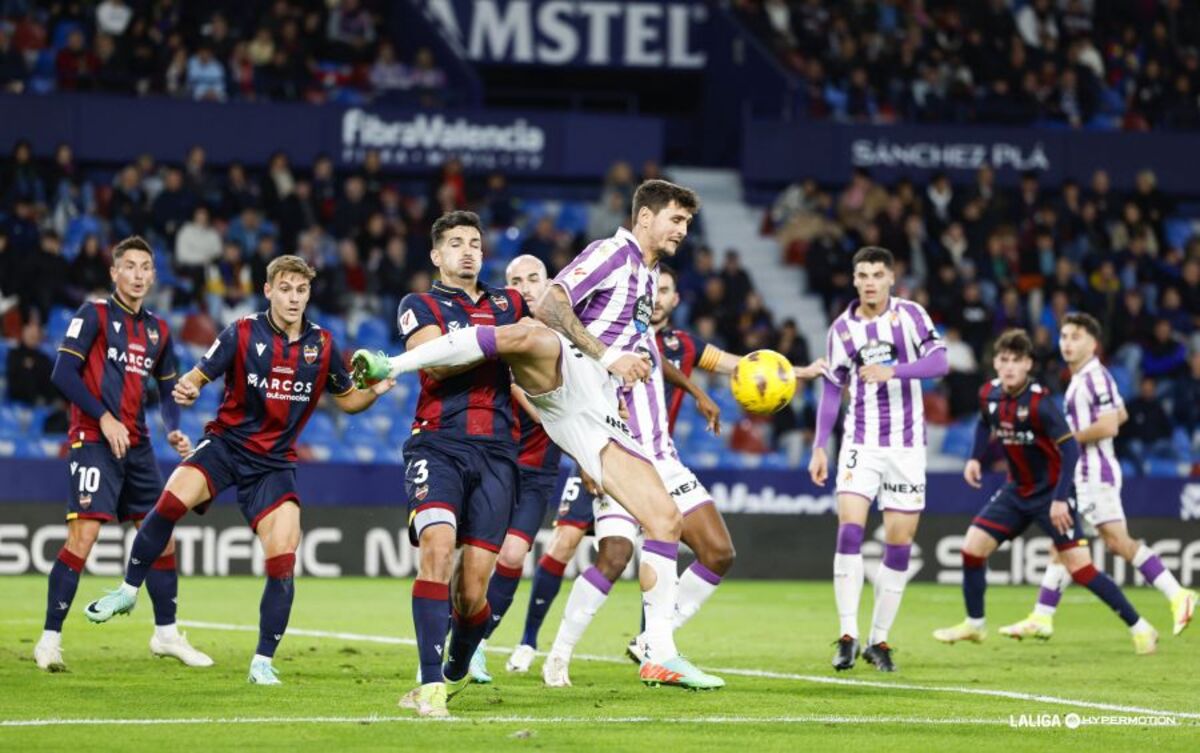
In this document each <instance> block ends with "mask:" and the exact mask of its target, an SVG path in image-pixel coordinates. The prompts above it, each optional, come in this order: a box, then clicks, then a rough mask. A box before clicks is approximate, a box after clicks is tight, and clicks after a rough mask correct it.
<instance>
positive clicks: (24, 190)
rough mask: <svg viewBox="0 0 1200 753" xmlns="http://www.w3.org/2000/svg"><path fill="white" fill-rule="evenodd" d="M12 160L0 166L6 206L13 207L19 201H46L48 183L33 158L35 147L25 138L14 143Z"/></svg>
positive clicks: (1, 184)
mask: <svg viewBox="0 0 1200 753" xmlns="http://www.w3.org/2000/svg"><path fill="white" fill-rule="evenodd" d="M10 159H11V162H9V163H8V164H7V165H5V166H3V167H0V170H2V172H0V186H2V187H3V191H4V194H3V196H4V206H6V207H12V206H14V205H15V204H16V203H17V202H18V201H28V202H30V203H32V204H45V203H46V198H47V197H46V183H45V181H43V180H42V176H41V175H40V173H39V172H38V168H37V164H36V163H35V162H34V160H33V147H32V146H31V145H30V144H29V142H28V141H26V140H25V139H21V140H19V141H17V143H16V144H14V145H13V149H12V155H11V158H10Z"/></svg>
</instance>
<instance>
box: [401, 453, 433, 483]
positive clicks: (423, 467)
mask: <svg viewBox="0 0 1200 753" xmlns="http://www.w3.org/2000/svg"><path fill="white" fill-rule="evenodd" d="M428 466H429V461H428V460H426V459H425V458H420V459H419V460H414V461H412V462H411V463H409V464H408V468H406V469H405V473H406V474H407V475H408V476H409V479H408V480H409V483H413V484H423V483H425V482H426V481H428V480H429V467H428Z"/></svg>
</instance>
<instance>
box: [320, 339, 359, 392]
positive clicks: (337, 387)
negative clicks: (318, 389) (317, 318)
mask: <svg viewBox="0 0 1200 753" xmlns="http://www.w3.org/2000/svg"><path fill="white" fill-rule="evenodd" d="M353 390H354V380H352V379H351V378H350V372H349V371H348V370H347V369H346V359H345V358H343V357H342V349H341V348H339V347H338V346H337V341H336V340H334V339H333V338H332V337H330V338H329V376H328V378H326V380H325V391H326V392H328V393H329V394H331V395H333V396H334V397H341V396H342V395H349V394H350V392H351V391H353Z"/></svg>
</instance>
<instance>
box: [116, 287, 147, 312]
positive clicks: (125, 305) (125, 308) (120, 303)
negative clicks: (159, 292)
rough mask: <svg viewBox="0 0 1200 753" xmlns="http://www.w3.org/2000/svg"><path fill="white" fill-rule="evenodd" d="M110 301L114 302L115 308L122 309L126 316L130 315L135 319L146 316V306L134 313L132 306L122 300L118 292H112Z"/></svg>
mask: <svg viewBox="0 0 1200 753" xmlns="http://www.w3.org/2000/svg"><path fill="white" fill-rule="evenodd" d="M108 300H110V301H112V304H113V305H114V306H116V307H117V308H119V309H121V310H122V311H124V312H125V313H126V314H129V315H130V316H132V317H133V318H134V319H141V318H143V317H144V316H145V315H146V307H145V306H144V305H143V306H142V307H141V308H139V309H138V310H137V311H134V310H133V307H132V306H130V305H129V304H128V303H125V301H122V300H121V296H120V295H118V294H117V291H115V290H114V291H113V292H112V295H110V296H109V297H108Z"/></svg>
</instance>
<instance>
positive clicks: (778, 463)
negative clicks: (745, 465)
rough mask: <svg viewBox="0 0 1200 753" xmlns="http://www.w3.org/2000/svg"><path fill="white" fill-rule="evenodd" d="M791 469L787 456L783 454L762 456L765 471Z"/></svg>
mask: <svg viewBox="0 0 1200 753" xmlns="http://www.w3.org/2000/svg"><path fill="white" fill-rule="evenodd" d="M791 467H792V466H791V465H790V464H789V463H788V459H787V455H785V454H783V453H782V452H769V453H767V454H766V455H763V456H762V468H763V470H772V471H786V470H788V469H790V468H791Z"/></svg>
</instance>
